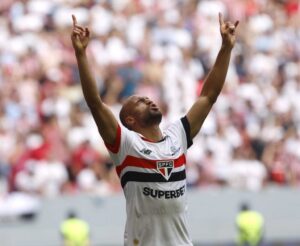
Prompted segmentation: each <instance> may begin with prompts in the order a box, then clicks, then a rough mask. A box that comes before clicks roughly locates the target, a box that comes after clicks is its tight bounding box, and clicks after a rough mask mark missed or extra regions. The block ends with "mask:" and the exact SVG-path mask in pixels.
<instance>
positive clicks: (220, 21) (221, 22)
mask: <svg viewBox="0 0 300 246" xmlns="http://www.w3.org/2000/svg"><path fill="white" fill-rule="evenodd" d="M219 23H220V25H222V24H224V20H223V16H222V14H221V13H220V12H219Z"/></svg>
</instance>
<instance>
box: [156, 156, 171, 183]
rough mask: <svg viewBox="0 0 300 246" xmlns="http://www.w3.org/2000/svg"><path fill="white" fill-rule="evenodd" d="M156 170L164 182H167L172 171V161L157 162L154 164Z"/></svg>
mask: <svg viewBox="0 0 300 246" xmlns="http://www.w3.org/2000/svg"><path fill="white" fill-rule="evenodd" d="M156 169H157V171H158V172H159V173H160V174H161V175H162V176H164V178H165V179H166V180H168V179H169V178H170V176H171V174H172V171H173V169H174V161H173V160H169V161H157V162H156Z"/></svg>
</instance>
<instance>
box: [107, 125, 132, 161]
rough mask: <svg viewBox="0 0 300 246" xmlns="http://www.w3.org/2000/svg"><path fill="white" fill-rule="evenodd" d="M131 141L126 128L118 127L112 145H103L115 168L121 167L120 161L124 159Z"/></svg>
mask: <svg viewBox="0 0 300 246" xmlns="http://www.w3.org/2000/svg"><path fill="white" fill-rule="evenodd" d="M131 139H132V134H131V132H130V131H129V130H128V129H127V128H125V127H123V126H120V125H118V128H117V137H116V140H115V142H114V144H107V143H105V146H106V148H107V150H108V152H109V155H110V158H111V159H112V162H113V164H114V165H115V166H119V165H121V163H122V161H123V160H124V159H125V157H126V154H127V153H128V150H129V148H130V146H131Z"/></svg>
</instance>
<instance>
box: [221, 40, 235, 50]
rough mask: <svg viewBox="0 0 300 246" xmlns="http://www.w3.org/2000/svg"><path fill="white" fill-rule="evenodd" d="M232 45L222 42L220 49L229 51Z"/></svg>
mask: <svg viewBox="0 0 300 246" xmlns="http://www.w3.org/2000/svg"><path fill="white" fill-rule="evenodd" d="M233 46H234V45H232V44H228V43H225V42H222V45H221V50H224V51H231V50H232V48H233Z"/></svg>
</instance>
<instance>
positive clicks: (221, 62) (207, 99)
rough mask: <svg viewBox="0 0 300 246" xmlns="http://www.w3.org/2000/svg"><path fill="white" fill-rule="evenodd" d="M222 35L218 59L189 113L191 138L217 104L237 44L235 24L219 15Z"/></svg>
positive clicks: (236, 23)
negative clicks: (232, 51) (233, 49)
mask: <svg viewBox="0 0 300 246" xmlns="http://www.w3.org/2000/svg"><path fill="white" fill-rule="evenodd" d="M219 23H220V33H221V36H222V46H221V48H220V51H219V53H218V56H217V58H216V61H215V64H214V66H213V67H212V69H211V70H210V72H209V74H208V76H207V78H206V79H205V81H204V86H203V89H202V92H201V94H200V96H199V98H198V99H197V101H196V102H195V103H194V105H193V106H192V107H191V109H190V110H189V112H188V113H187V115H186V116H187V119H188V121H189V123H190V130H191V132H190V134H191V137H192V138H193V137H195V136H196V134H197V133H198V132H199V130H200V128H201V126H202V124H203V122H204V120H205V118H206V116H207V115H208V113H209V111H210V110H211V108H212V106H213V104H214V103H215V102H216V100H217V98H218V96H219V94H220V92H221V90H222V88H223V85H224V81H225V77H226V74H227V70H228V65H229V61H230V55H231V50H232V48H233V46H234V43H235V29H236V27H237V26H238V23H239V22H238V21H236V22H235V24H232V23H231V22H224V20H223V17H222V15H221V14H220V13H219Z"/></svg>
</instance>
